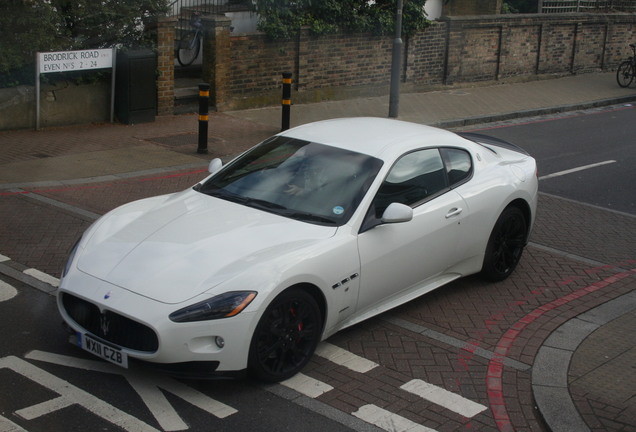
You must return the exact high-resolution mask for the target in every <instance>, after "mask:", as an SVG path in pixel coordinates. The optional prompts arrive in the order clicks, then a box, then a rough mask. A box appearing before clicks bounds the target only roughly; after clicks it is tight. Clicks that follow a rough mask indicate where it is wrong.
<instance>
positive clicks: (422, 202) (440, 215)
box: [357, 149, 468, 314]
mask: <svg viewBox="0 0 636 432" xmlns="http://www.w3.org/2000/svg"><path fill="white" fill-rule="evenodd" d="M448 177H449V176H448V171H447V168H446V166H445V164H444V161H443V159H442V155H441V152H440V149H423V150H419V151H416V152H411V153H408V154H406V155H404V156H402V157H401V158H400V159H399V160H398V161H397V162H396V163H395V164H394V166H393V167H392V168H391V170H390V172H389V174H388V175H387V177H386V179H385V180H384V182H383V184H382V186H381V187H380V188H379V190H378V192H377V195H376V197H375V198H374V201H373V204H372V206H371V208H370V209H369V215H368V219H367V220H369V219H373V218H375V219H376V220H378V219H379V218H381V215H382V212H383V211H384V209H386V207H387V206H388V205H389V204H391V203H393V202H398V203H402V204H406V205H409V206H411V207H413V219H412V220H410V221H408V222H402V223H393V224H381V223H380V224H379V225H377V226H374V227H372V228H370V229H369V228H368V226H367V227H366V230H364V229H365V227H363V231H364V232H362V233H361V234H360V235H359V236H358V249H359V254H360V268H361V271H360V291H359V296H358V306H357V312H358V313H360V314H364V313H365V312H367V311H369V310H372V309H374V308H375V307H376V306H377V305H378V304H379V303H384V302H390V301H392V300H395V299H397V298H398V297H401V296H403V295H406V294H407V293H408V292H414V291H419V290H420V289H421V288H422V287H423V286H425V285H426V283H427V281H433V280H435V277H436V276H439V275H440V274H443V272H444V271H445V270H446V269H447V268H449V267H450V266H452V265H453V264H454V263H455V262H457V261H458V260H459V259H461V258H460V257H459V256H458V255H461V254H458V253H457V252H458V245H459V242H460V239H461V236H462V229H463V226H462V220H463V219H464V218H465V217H466V214H467V212H468V209H467V208H466V204H465V202H464V200H463V198H462V197H461V196H460V195H459V194H457V193H456V192H455V191H453V190H452V189H451V185H449V178H448ZM378 223H379V222H378Z"/></svg>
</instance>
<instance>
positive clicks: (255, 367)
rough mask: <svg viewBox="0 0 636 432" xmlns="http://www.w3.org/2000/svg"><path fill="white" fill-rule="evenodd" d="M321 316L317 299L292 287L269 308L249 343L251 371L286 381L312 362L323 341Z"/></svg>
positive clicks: (259, 376)
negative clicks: (319, 344)
mask: <svg viewBox="0 0 636 432" xmlns="http://www.w3.org/2000/svg"><path fill="white" fill-rule="evenodd" d="M321 334H322V316H321V313H320V308H319V307H318V304H317V303H316V300H315V299H314V298H313V297H312V296H311V295H310V294H309V293H307V292H306V291H303V290H302V289H299V288H291V289H288V290H287V291H284V292H282V293H281V294H279V295H278V297H276V298H275V299H274V300H273V301H272V303H271V304H270V305H269V306H268V307H267V309H266V310H265V313H263V316H262V317H261V319H260V321H259V322H258V325H257V326H256V329H255V330H254V335H253V336H252V341H251V343H250V351H249V359H248V370H249V373H250V375H251V376H252V377H253V378H256V379H258V380H260V381H265V382H278V381H283V380H286V379H288V378H290V377H292V376H293V375H295V374H296V373H298V372H299V371H300V370H301V369H302V368H303V367H305V365H306V364H307V362H308V361H309V359H310V358H311V356H312V355H313V353H314V350H315V349H316V345H318V342H319V341H320V336H321Z"/></svg>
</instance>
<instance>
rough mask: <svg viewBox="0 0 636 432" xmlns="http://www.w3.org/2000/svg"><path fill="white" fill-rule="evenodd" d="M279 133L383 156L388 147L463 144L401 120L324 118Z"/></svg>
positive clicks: (453, 137) (441, 132)
mask: <svg viewBox="0 0 636 432" xmlns="http://www.w3.org/2000/svg"><path fill="white" fill-rule="evenodd" d="M280 135H283V136H290V137H294V138H298V139H302V140H306V141H312V142H317V143H321V144H327V145H331V146H335V147H340V148H343V149H346V150H351V151H355V152H358V153H365V154H368V155H371V156H375V157H381V155H382V153H384V152H385V151H386V150H387V149H389V148H395V150H397V151H403V150H407V149H408V148H417V147H424V146H438V145H449V144H454V145H457V144H460V145H461V143H463V142H465V140H464V139H463V138H461V137H459V136H457V135H456V134H454V133H452V132H448V131H446V130H443V129H438V128H434V127H431V126H425V125H421V124H416V123H410V122H405V121H401V120H394V119H387V118H380V117H356V118H342V119H333V120H324V121H319V122H315V123H308V124H305V125H302V126H298V127H295V128H293V129H290V130H288V131H285V132H282V133H281V134H280Z"/></svg>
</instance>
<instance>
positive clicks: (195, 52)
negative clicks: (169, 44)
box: [177, 13, 203, 66]
mask: <svg viewBox="0 0 636 432" xmlns="http://www.w3.org/2000/svg"><path fill="white" fill-rule="evenodd" d="M190 26H191V27H192V28H193V29H194V31H192V32H190V33H189V34H188V35H187V37H185V38H183V37H182V38H181V40H180V41H179V49H178V50H177V60H178V61H179V64H180V65H181V66H189V65H191V64H192V62H193V61H194V60H195V59H196V58H197V57H198V56H199V50H200V49H201V28H202V27H203V23H202V22H201V14H199V13H194V14H192V17H190Z"/></svg>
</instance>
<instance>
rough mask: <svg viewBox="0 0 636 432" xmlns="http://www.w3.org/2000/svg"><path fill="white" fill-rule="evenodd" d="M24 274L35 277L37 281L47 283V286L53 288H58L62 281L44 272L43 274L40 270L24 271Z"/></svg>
mask: <svg viewBox="0 0 636 432" xmlns="http://www.w3.org/2000/svg"><path fill="white" fill-rule="evenodd" d="M22 273H24V274H27V275H29V276H31V277H34V278H36V279H37V280H39V281H40V282H44V283H47V284H49V285H51V286H54V287H56V288H57V287H58V286H60V280H59V279H58V278H56V277H53V276H51V275H49V274H46V273H44V272H42V271H40V270H36V269H33V268H30V269H26V270H24V271H23V272H22Z"/></svg>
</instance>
